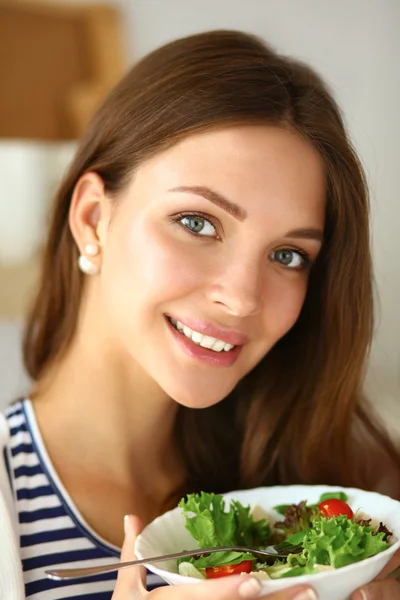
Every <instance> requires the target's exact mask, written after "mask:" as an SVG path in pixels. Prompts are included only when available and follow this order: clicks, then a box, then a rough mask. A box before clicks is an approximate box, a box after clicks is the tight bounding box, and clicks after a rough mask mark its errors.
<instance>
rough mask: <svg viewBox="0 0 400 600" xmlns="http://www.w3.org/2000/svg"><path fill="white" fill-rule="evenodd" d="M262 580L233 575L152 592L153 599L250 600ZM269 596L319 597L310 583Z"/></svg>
mask: <svg viewBox="0 0 400 600" xmlns="http://www.w3.org/2000/svg"><path fill="white" fill-rule="evenodd" d="M261 589H262V587H261V583H260V582H259V581H258V579H256V578H255V577H252V576H251V575H230V576H229V577H221V578H220V579H212V580H211V579H209V580H208V581H203V582H201V583H194V584H191V585H180V586H169V587H162V588H157V589H156V590H153V591H152V592H150V595H151V597H152V600H153V598H154V600H188V598H190V600H208V599H209V598H212V599H213V600H250V599H251V598H263V597H264V596H260V593H261ZM268 600H317V595H316V593H315V592H314V590H312V589H311V588H310V587H307V586H304V585H301V586H296V587H291V588H287V589H285V590H282V591H279V592H277V593H275V594H271V593H269V594H268Z"/></svg>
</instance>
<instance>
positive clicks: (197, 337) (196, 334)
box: [192, 331, 204, 346]
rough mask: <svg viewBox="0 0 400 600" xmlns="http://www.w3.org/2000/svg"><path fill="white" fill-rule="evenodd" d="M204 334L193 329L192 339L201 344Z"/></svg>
mask: <svg viewBox="0 0 400 600" xmlns="http://www.w3.org/2000/svg"><path fill="white" fill-rule="evenodd" d="M203 337H204V335H203V334H202V333H199V332H198V331H192V341H193V342H194V343H195V344H200V346H201V341H202V339H203Z"/></svg>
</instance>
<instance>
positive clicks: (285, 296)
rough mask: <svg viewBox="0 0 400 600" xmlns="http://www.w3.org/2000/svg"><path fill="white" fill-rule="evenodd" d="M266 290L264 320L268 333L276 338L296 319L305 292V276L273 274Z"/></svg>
mask: <svg viewBox="0 0 400 600" xmlns="http://www.w3.org/2000/svg"><path fill="white" fill-rule="evenodd" d="M273 279H274V280H273V281H271V282H270V285H269V286H268V291H267V292H266V296H265V297H266V301H265V304H264V306H265V310H264V322H265V328H266V329H267V331H268V332H269V334H270V335H271V334H272V335H273V337H274V338H275V339H276V340H278V339H279V338H280V337H282V336H284V335H285V334H286V333H287V332H288V331H289V329H291V328H292V327H293V325H294V324H295V322H296V321H297V319H298V317H299V315H300V312H301V309H302V307H303V304H304V299H305V296H306V292H307V283H308V278H307V276H305V275H304V276H303V275H301V274H299V276H297V275H295V276H294V277H291V276H288V277H286V276H279V278H278V277H277V276H276V274H275V276H274V278H273Z"/></svg>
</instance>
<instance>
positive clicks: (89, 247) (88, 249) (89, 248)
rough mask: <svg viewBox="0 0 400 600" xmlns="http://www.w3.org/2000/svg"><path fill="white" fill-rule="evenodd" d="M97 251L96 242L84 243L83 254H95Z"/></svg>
mask: <svg viewBox="0 0 400 600" xmlns="http://www.w3.org/2000/svg"><path fill="white" fill-rule="evenodd" d="M98 253H99V247H98V245H97V244H86V246H85V254H87V255H88V256H97V255H98Z"/></svg>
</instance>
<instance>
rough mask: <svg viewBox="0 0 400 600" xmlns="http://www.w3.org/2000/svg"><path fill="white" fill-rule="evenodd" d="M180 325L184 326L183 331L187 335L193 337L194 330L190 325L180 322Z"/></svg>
mask: <svg viewBox="0 0 400 600" xmlns="http://www.w3.org/2000/svg"><path fill="white" fill-rule="evenodd" d="M179 325H181V327H183V333H184V334H185V335H186V337H188V338H190V339H191V338H192V333H193V331H192V330H191V329H190V327H188V326H187V325H182V323H179Z"/></svg>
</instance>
